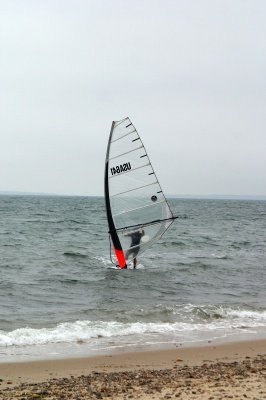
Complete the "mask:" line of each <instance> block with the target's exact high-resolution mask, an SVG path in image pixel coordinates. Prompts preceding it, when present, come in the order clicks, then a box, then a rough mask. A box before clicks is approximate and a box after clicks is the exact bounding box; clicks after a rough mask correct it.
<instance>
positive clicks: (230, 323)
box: [0, 305, 266, 347]
mask: <svg viewBox="0 0 266 400" xmlns="http://www.w3.org/2000/svg"><path fill="white" fill-rule="evenodd" d="M191 307H192V305H188V306H187V308H191ZM221 314H223V318H218V319H212V320H207V321H203V322H199V321H197V323H196V322H195V321H194V322H193V320H192V319H191V320H190V321H188V322H172V323H171V322H132V323H129V322H128V323H122V322H117V321H75V322H66V323H61V324H58V325H56V326H55V327H52V328H41V329H34V328H31V327H25V328H20V329H16V330H13V331H11V332H5V331H0V347H7V346H32V345H43V344H50V343H78V342H88V343H92V342H98V341H99V340H103V339H104V338H106V339H107V338H108V339H110V338H113V340H114V341H116V340H117V339H116V338H122V337H125V338H126V337H128V339H129V338H130V337H131V340H134V338H136V336H139V337H140V338H142V340H143V341H145V340H146V339H145V338H147V339H148V338H149V337H150V336H151V335H152V336H158V337H159V336H164V335H170V336H173V337H179V336H180V335H181V336H184V334H186V333H187V334H189V335H193V332H194V333H196V332H197V334H199V335H200V334H201V333H202V334H203V335H204V334H206V333H208V332H209V333H212V335H215V332H220V333H221V332H222V331H223V332H225V333H228V334H231V332H235V331H239V332H241V331H242V332H244V331H247V330H248V329H250V330H252V329H254V328H256V327H264V328H265V329H266V311H262V312H259V311H255V312H254V311H249V310H227V311H226V310H222V311H221ZM119 340H120V339H119ZM129 341H130V339H129Z"/></svg>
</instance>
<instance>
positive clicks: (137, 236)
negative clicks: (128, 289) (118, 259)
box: [125, 229, 145, 269]
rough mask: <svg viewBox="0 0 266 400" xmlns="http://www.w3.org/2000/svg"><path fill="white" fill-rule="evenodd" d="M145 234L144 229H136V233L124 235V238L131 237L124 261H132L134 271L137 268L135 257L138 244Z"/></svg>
mask: <svg viewBox="0 0 266 400" xmlns="http://www.w3.org/2000/svg"><path fill="white" fill-rule="evenodd" d="M144 234H145V232H144V229H138V230H137V231H134V232H131V233H126V234H125V236H130V237H131V244H130V249H128V251H127V252H126V259H127V260H128V258H129V257H130V258H132V259H133V268H134V269H135V268H136V266H137V258H136V257H137V255H138V252H139V244H140V240H141V238H142V236H144Z"/></svg>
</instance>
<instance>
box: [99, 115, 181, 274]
mask: <svg viewBox="0 0 266 400" xmlns="http://www.w3.org/2000/svg"><path fill="white" fill-rule="evenodd" d="M132 129H133V130H132ZM133 133H134V136H133V138H132V134H133ZM113 178H116V179H113ZM105 204H106V211H107V220H108V225H109V233H110V236H111V239H112V242H113V245H114V253H115V255H116V258H117V261H118V264H119V266H120V268H125V267H126V265H127V263H128V262H130V260H132V259H134V258H136V257H137V255H140V254H141V253H142V252H143V251H145V250H146V249H147V248H149V247H150V246H151V245H152V244H153V243H154V242H155V241H156V240H157V239H159V238H160V237H161V236H162V235H163V234H164V232H165V231H166V230H167V229H168V228H169V226H170V225H171V224H172V222H173V220H174V218H175V217H173V214H172V211H171V209H170V207H169V205H168V203H167V200H166V198H165V196H164V194H163V191H162V188H161V186H160V184H159V182H158V179H157V177H156V174H155V172H154V170H153V167H152V165H151V162H150V159H149V156H148V154H147V151H146V149H145V146H144V145H143V142H142V140H141V138H140V136H139V134H138V131H137V130H136V128H135V126H134V125H133V124H132V122H131V121H130V119H129V118H125V119H123V120H121V121H117V122H113V123H112V127H111V132H110V136H109V141H108V146H107V153H106V165H105Z"/></svg>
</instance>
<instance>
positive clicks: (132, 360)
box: [0, 340, 266, 400]
mask: <svg viewBox="0 0 266 400" xmlns="http://www.w3.org/2000/svg"><path fill="white" fill-rule="evenodd" d="M0 399H1V400H2V399H3V400H7V399H10V400H11V399H12V400H13V399H20V400H22V399H24V400H29V399H31V400H32V399H47V400H48V399H51V400H52V399H62V400H63V399H75V400H78V399H79V400H83V399H117V400H120V399H121V400H122V399H143V400H144V399H145V400H147V399H202V400H205V399H208V400H215V399H220V400H224V399H254V400H255V399H257V400H258V399H259V400H265V399H266V340H265V341H264V340H259V341H252V342H238V343H227V344H222V345H213V344H209V345H208V346H205V347H195V348H176V349H173V350H162V351H153V352H141V353H123V354H119V355H112V356H99V357H93V358H92V357H91V358H80V359H64V360H53V361H49V360H47V361H35V362H27V363H5V364H4V363H3V364H0Z"/></svg>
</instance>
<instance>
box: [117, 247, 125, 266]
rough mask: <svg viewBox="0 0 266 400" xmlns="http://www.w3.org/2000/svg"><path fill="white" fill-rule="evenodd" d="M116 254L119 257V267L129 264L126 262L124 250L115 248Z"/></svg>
mask: <svg viewBox="0 0 266 400" xmlns="http://www.w3.org/2000/svg"><path fill="white" fill-rule="evenodd" d="M115 255H116V258H117V261H118V264H119V267H120V268H121V269H123V268H125V267H126V265H127V262H126V259H125V255H124V252H123V250H117V249H116V248H115Z"/></svg>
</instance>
